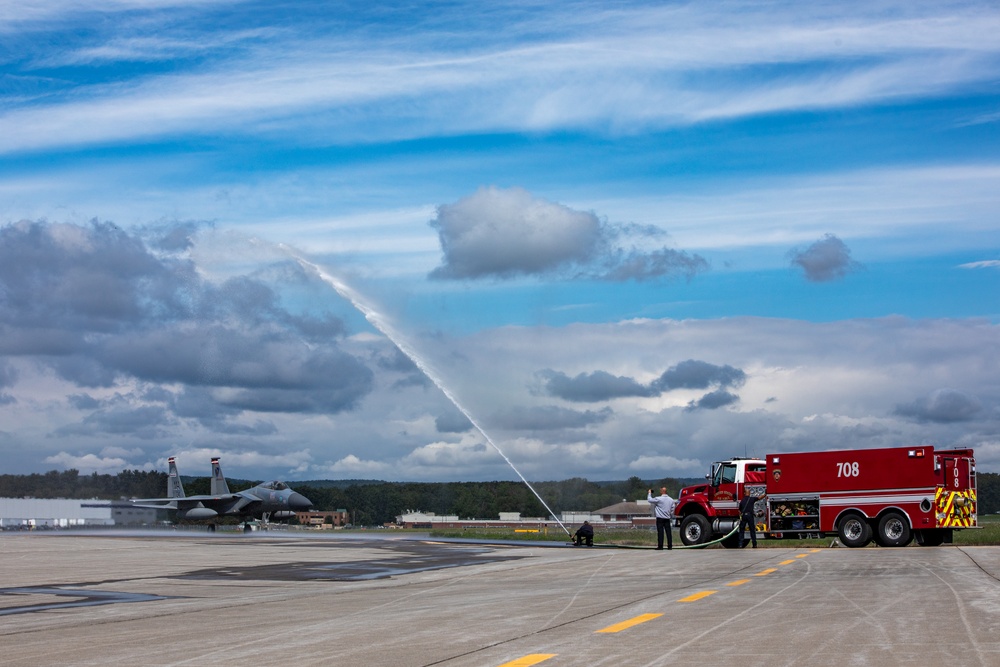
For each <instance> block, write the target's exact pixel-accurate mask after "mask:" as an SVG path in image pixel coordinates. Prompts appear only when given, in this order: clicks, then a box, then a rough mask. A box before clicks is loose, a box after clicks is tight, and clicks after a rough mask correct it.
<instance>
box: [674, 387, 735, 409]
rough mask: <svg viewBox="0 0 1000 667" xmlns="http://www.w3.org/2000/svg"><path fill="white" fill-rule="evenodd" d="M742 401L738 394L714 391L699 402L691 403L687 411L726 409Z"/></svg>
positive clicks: (721, 390)
mask: <svg viewBox="0 0 1000 667" xmlns="http://www.w3.org/2000/svg"><path fill="white" fill-rule="evenodd" d="M739 400H740V397H739V396H737V395H736V394H732V393H730V392H728V391H725V390H723V389H720V390H718V391H712V392H709V393H707V394H705V395H704V396H702V397H701V398H699V399H698V400H697V401H691V402H690V403H688V405H687V408H685V409H686V410H716V409H718V408H724V407H725V406H727V405H732V404H733V403H736V402H737V401H739Z"/></svg>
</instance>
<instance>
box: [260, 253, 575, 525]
mask: <svg viewBox="0 0 1000 667" xmlns="http://www.w3.org/2000/svg"><path fill="white" fill-rule="evenodd" d="M278 247H279V248H281V250H283V251H284V252H286V253H288V255H289V256H290V257H291V258H292V259H294V260H295V261H296V262H298V263H299V265H300V266H301V267H302V268H304V269H306V270H307V271H311V272H313V273H315V274H316V275H317V276H318V277H319V279H320V280H322V281H323V282H325V283H326V284H328V285H330V287H332V288H333V289H334V290H335V291H336V292H337V294H339V295H340V296H342V297H343V298H345V299H347V300H348V301H349V302H350V303H351V305H352V306H354V307H355V308H356V309H358V311H360V312H361V314H362V315H364V316H365V319H366V320H368V322H370V323H371V325H372V326H373V327H375V328H376V329H378V330H379V331H381V332H382V334H383V335H384V336H385V337H386V338H388V339H389V340H391V341H392V342H393V344H394V345H395V346H396V347H398V348H399V349H400V350H401V351H402V352H403V354H405V355H406V356H407V357H409V358H410V360H411V361H412V362H413V363H414V364H416V365H417V368H419V369H420V371H421V372H422V373H423V374H424V375H426V376H427V378H428V379H429V380H430V381H431V382H433V383H434V386H435V387H437V388H438V389H439V390H440V391H441V393H442V394H444V395H445V397H446V398H447V399H448V400H449V401H451V402H452V405H454V406H455V407H456V408H458V411H459V412H461V413H462V414H463V415H465V418H466V419H468V420H469V422H470V423H471V424H472V425H473V426H474V427H475V429H476V430H477V431H479V433H480V434H481V435H482V436H483V439H485V440H486V442H487V443H488V444H489V445H490V447H492V448H493V449H495V450H496V452H497V454H499V455H500V456H501V457H502V458H503V460H504V461H506V462H507V465H509V466H510V468H511V470H513V471H514V472H515V473H517V476H518V477H520V478H521V481H522V482H524V485H525V486H527V487H528V489H529V490H530V491H531V492H532V493H533V494H535V497H536V498H538V502H540V503H541V504H542V505H543V506H544V507H545V509H546V510H548V512H549V516H551V517H552V518H553V519H555V521H556V523H558V524H559V527H560V528H562V529H563V530H564V531H565V532H566V535H570V532H569V529H568V528H566V526H565V525H563V522H562V521H560V520H559V517H557V516H556V514H555V512H553V511H552V508H551V507H549V505H548V503H546V502H545V500H544V499H543V498H542V496H541V495H539V493H538V491H536V490H535V487H533V486H532V485H531V482H529V481H528V480H527V479H526V478H525V477H524V475H522V474H521V471H520V470H518V469H517V466H515V465H514V463H513V462H512V461H511V460H510V459H509V458H507V455H506V454H504V453H503V450H502V449H500V447H498V446H497V444H496V443H495V442H493V438H491V437H490V436H489V435H488V434H487V433H486V431H485V430H483V427H482V426H480V425H479V422H477V421H476V419H475V418H474V417H473V416H472V414H471V413H470V412H469V411H468V410H466V409H465V407H464V406H463V405H462V403H461V402H460V401H459V400H458V398H456V397H455V395H454V394H453V393H452V392H451V390H449V389H448V388H447V387H446V386H445V385H444V382H443V381H442V380H441V379H440V378H439V377H438V376H437V373H435V372H434V370H433V369H432V368H431V367H430V366H429V365H428V364H427V363H425V362H424V361H423V359H422V358H421V357H420V355H419V354H417V352H416V350H414V349H413V348H412V347H410V345H409V344H407V342H406V341H405V340H404V338H403V336H402V335H401V334H400V333H399V332H398V331H396V330H395V328H394V327H393V326H392V325H391V324H390V323H389V322H388V321H386V318H385V317H383V316H382V315H381V314H380V313H379V312H378V311H376V310H375V309H374V308H372V307H371V306H369V305H368V304H367V303H366V302H365V300H364V299H363V298H362V297H361V295H360V294H359V293H358V292H357V290H355V289H354V288H352V287H351V286H350V285H348V284H347V283H345V282H344V281H343V280H341V279H339V278H337V277H336V276H334V275H333V274H331V273H329V272H327V271H324V270H323V269H322V268H321V267H320V266H319V265H317V264H314V263H312V262H310V261H309V260H307V259H305V258H303V257H302V256H301V255H299V254H298V253H297V252H295V251H294V250H292V249H291V248H290V247H288V246H286V245H284V244H278Z"/></svg>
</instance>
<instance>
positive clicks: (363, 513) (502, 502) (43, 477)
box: [0, 470, 1000, 525]
mask: <svg viewBox="0 0 1000 667" xmlns="http://www.w3.org/2000/svg"><path fill="white" fill-rule="evenodd" d="M227 481H228V482H229V488H230V490H232V491H240V490H243V489H246V488H249V487H251V486H253V485H254V484H256V483H257V482H254V481H247V480H238V479H231V480H227ZM183 482H184V490H185V492H186V493H187V494H189V495H195V494H207V493H209V484H210V480H209V478H208V477H196V478H184V479H183ZM694 482H695V480H690V479H675V478H665V479H660V480H654V481H650V480H642V479H640V478H639V477H630V478H629V479H627V480H625V481H623V482H591V481H588V480H586V479H582V478H579V477H575V478H572V479H567V480H563V481H559V482H534V483H532V486H533V487H534V488H535V490H536V491H538V493H539V495H541V496H542V498H544V499H545V502H546V504H548V506H549V507H550V508H551V509H552V511H553V512H554V513H555V514H556V515H558V514H559V513H560V512H563V511H585V512H589V511H593V510H597V509H600V508H602V507H607V506H609V505H614V504H616V503H620V502H622V501H623V500H636V499H638V498H645V497H646V491H647V489H649V488H653V489H654V491H656V490H658V489H659V488H660V487H661V486H666V487H667V492H668V493H670V494H671V495H672V496H674V497H677V493H678V491H679V490H680V488H681V487H683V486H687V485H690V484H692V483H694ZM166 486H167V475H166V473H162V472H147V471H142V470H123V471H122V472H120V473H118V474H117V475H99V474H97V473H94V474H91V475H80V473H79V471H77V470H66V471H62V472H59V471H55V470H53V471H50V472H47V473H43V474H38V473H34V474H31V475H0V497H3V498H23V497H33V498H79V499H88V498H97V499H102V500H120V499H122V498H156V497H162V496H163V495H164V494H165V493H166ZM290 486H291V487H292V488H294V489H295V490H296V491H298V492H299V493H302V494H303V495H305V496H306V497H307V498H309V499H310V500H312V501H313V503H314V505H315V508H316V509H317V510H320V511H332V510H337V509H344V510H347V511H348V512H349V514H350V517H351V521H352V522H353V523H355V524H357V525H381V524H383V523H387V522H390V521H393V520H394V519H395V518H396V517H397V516H398V515H400V514H403V513H404V512H405V511H407V510H414V511H423V512H433V513H434V514H442V515H457V516H458V517H459V518H462V519H495V518H497V517H498V516H499V515H500V512H520V513H521V516H524V517H546V516H548V514H549V513H548V512H547V511H546V509H545V508H544V507H543V506H542V504H541V502H539V500H538V498H537V497H535V495H534V494H533V493H532V492H531V490H530V489H529V488H528V487H527V486H526V485H525V484H524V483H523V482H422V483H418V482H381V481H373V480H350V481H349V482H332V481H326V480H319V481H310V482H301V483H295V482H292V483H291V484H290ZM978 489H979V498H978V499H979V513H980V514H993V513H997V512H1000V474H997V473H978Z"/></svg>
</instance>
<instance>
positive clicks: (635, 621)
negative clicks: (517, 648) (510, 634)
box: [501, 614, 663, 667]
mask: <svg viewBox="0 0 1000 667" xmlns="http://www.w3.org/2000/svg"><path fill="white" fill-rule="evenodd" d="M660 616H663V614H642V615H641V616H636V617H635V618H630V619H629V620H627V621H622V622H621V623H615V624H614V625H609V626H608V627H606V628H604V629H603V630H598V631H597V632H621V631H622V630H625V629H627V628H631V627H632V626H633V625H639V624H640V623H645V622H646V621H652V620H653V619H654V618H659V617H660ZM532 664H534V663H532ZM501 667H503V666H502V665H501Z"/></svg>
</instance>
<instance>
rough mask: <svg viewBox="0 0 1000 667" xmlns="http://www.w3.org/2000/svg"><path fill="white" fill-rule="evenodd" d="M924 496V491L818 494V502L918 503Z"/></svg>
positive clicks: (842, 504)
mask: <svg viewBox="0 0 1000 667" xmlns="http://www.w3.org/2000/svg"><path fill="white" fill-rule="evenodd" d="M925 498H927V499H929V498H930V496H928V495H927V494H926V493H920V494H912V495H907V496H842V497H840V498H828V497H827V496H820V499H819V504H820V505H823V506H825V507H830V506H833V507H843V506H844V505H870V504H873V503H899V504H902V503H919V502H921V501H923V500H924V499H925Z"/></svg>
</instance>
